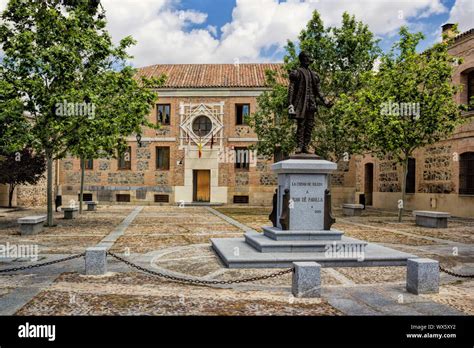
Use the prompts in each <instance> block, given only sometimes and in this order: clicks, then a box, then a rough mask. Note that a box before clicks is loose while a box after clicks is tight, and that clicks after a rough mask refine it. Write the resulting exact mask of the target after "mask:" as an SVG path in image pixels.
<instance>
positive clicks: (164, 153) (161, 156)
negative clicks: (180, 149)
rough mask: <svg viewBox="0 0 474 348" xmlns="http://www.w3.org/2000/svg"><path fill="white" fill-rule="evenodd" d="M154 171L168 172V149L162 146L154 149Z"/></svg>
mask: <svg viewBox="0 0 474 348" xmlns="http://www.w3.org/2000/svg"><path fill="white" fill-rule="evenodd" d="M156 169H157V170H170V148H169V147H164V146H157V147H156Z"/></svg>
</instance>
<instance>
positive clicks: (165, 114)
mask: <svg viewBox="0 0 474 348" xmlns="http://www.w3.org/2000/svg"><path fill="white" fill-rule="evenodd" d="M156 120H157V122H158V123H160V124H162V125H164V126H169V125H170V124H171V105H170V104H157V105H156Z"/></svg>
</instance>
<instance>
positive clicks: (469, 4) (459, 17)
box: [448, 0, 474, 32]
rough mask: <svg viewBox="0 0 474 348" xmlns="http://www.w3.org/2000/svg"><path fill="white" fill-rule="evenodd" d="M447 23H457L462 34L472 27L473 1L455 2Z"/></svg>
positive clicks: (473, 21) (473, 23)
mask: <svg viewBox="0 0 474 348" xmlns="http://www.w3.org/2000/svg"><path fill="white" fill-rule="evenodd" d="M448 23H458V24H459V27H458V29H459V31H460V32H463V31H466V30H469V29H471V28H473V27H474V1H473V0H456V2H455V3H454V6H453V7H452V8H451V11H450V13H449V19H448Z"/></svg>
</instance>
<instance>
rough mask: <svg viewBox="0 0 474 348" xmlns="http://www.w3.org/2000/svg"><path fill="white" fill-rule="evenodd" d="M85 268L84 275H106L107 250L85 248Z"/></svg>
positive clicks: (102, 248) (103, 248)
mask: <svg viewBox="0 0 474 348" xmlns="http://www.w3.org/2000/svg"><path fill="white" fill-rule="evenodd" d="M85 266H86V267H85V268H86V271H85V273H86V275H101V274H105V273H107V248H105V247H90V248H87V249H86V257H85Z"/></svg>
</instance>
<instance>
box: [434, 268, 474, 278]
mask: <svg viewBox="0 0 474 348" xmlns="http://www.w3.org/2000/svg"><path fill="white" fill-rule="evenodd" d="M439 270H440V271H441V272H444V273H446V274H449V275H451V276H453V277H458V278H474V274H459V273H454V272H453V271H450V270H449V269H446V268H443V267H441V266H439Z"/></svg>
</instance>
